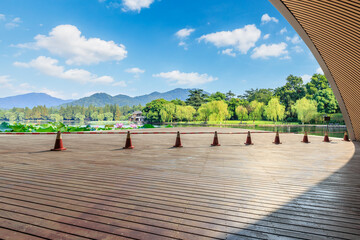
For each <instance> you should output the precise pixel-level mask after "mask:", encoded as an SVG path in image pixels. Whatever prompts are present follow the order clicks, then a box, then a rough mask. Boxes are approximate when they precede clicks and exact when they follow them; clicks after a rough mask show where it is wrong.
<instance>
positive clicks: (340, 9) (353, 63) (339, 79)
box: [269, 0, 360, 141]
mask: <svg viewBox="0 0 360 240" xmlns="http://www.w3.org/2000/svg"><path fill="white" fill-rule="evenodd" d="M269 1H270V2H271V3H272V4H273V5H274V6H275V7H276V8H277V9H278V10H279V12H280V13H281V14H282V15H283V16H284V17H285V18H286V19H287V20H288V21H289V23H290V24H291V25H292V26H293V27H294V29H295V30H296V31H297V33H298V34H299V35H300V37H301V38H302V39H303V40H304V42H305V43H306V45H307V46H308V47H309V49H310V50H311V52H312V53H313V54H314V56H315V58H316V60H317V61H318V62H319V64H320V66H321V68H322V69H323V71H324V74H325V76H326V78H327V79H328V80H329V83H330V85H331V88H332V89H333V91H334V94H335V96H336V98H337V100H338V102H339V105H340V109H341V112H342V113H343V115H344V119H345V123H346V126H347V128H348V132H349V135H350V138H351V139H353V140H357V141H359V140H360V1H359V0H341V1H340V0H269Z"/></svg>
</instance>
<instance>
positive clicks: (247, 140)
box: [245, 131, 254, 145]
mask: <svg viewBox="0 0 360 240" xmlns="http://www.w3.org/2000/svg"><path fill="white" fill-rule="evenodd" d="M245 145H254V144H253V143H252V141H251V135H250V131H248V134H247V137H246V143H245Z"/></svg>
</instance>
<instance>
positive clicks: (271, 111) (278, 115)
mask: <svg viewBox="0 0 360 240" xmlns="http://www.w3.org/2000/svg"><path fill="white" fill-rule="evenodd" d="M264 115H265V116H266V118H267V119H270V120H272V121H274V122H276V121H281V120H283V119H284V116H285V106H283V105H281V104H280V101H279V99H278V98H277V97H273V98H271V100H270V101H269V103H268V105H267V106H265V108H264Z"/></svg>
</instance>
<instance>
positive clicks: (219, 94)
mask: <svg viewBox="0 0 360 240" xmlns="http://www.w3.org/2000/svg"><path fill="white" fill-rule="evenodd" d="M221 100H226V95H225V94H224V93H222V92H216V93H212V94H211V95H210V97H209V98H208V99H206V101H207V102H212V101H221Z"/></svg>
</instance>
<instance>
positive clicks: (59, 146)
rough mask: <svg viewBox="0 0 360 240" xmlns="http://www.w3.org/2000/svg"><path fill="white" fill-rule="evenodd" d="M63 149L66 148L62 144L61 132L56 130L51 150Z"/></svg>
mask: <svg viewBox="0 0 360 240" xmlns="http://www.w3.org/2000/svg"><path fill="white" fill-rule="evenodd" d="M64 150H66V148H64V146H63V142H62V137H61V132H60V131H58V132H57V134H56V140H55V146H54V148H53V149H51V151H64Z"/></svg>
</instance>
